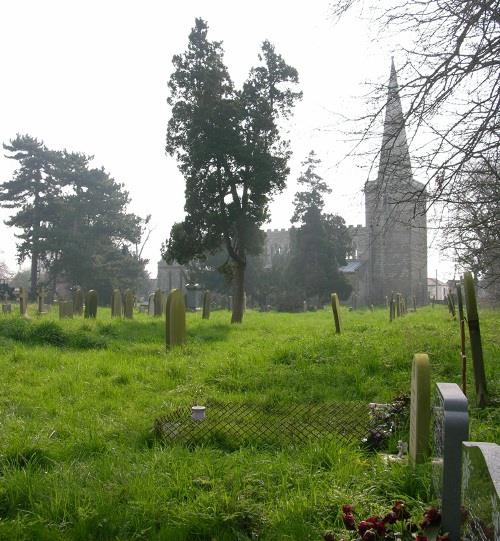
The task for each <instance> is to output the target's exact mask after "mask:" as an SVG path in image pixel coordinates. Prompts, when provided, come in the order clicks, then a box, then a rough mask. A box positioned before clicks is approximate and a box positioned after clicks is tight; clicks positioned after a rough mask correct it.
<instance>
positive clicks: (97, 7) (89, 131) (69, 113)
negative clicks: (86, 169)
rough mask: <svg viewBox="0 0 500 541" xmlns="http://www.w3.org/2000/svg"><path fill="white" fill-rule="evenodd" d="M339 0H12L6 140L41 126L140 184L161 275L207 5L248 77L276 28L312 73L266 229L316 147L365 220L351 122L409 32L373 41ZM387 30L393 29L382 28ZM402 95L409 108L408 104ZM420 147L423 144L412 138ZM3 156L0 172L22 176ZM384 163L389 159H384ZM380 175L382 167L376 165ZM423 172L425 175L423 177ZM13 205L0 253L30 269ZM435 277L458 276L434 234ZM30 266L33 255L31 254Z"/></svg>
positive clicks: (282, 45) (0, 176) (287, 204)
mask: <svg viewBox="0 0 500 541" xmlns="http://www.w3.org/2000/svg"><path fill="white" fill-rule="evenodd" d="M329 4H330V2H329V1H324V0H314V1H311V2H296V1H290V0H288V1H284V0H273V1H270V0H267V1H262V0H253V1H252V2H237V1H235V0H232V1H227V0H204V1H197V0H184V1H183V2H175V3H174V2H167V1H166V0H163V1H160V0H141V1H140V2H139V1H127V0H16V1H15V2H0V51H1V59H2V60H1V69H2V84H1V85H0V142H8V141H9V140H10V139H12V138H14V137H15V135H16V133H21V134H26V133H27V134H30V135H32V136H34V137H37V138H38V139H41V140H43V141H44V142H45V144H46V145H47V146H48V147H49V148H52V149H62V148H66V149H68V150H70V151H80V152H84V153H86V154H90V155H93V156H94V165H95V166H98V167H100V166H104V168H105V169H106V170H107V171H108V172H109V173H110V174H111V175H112V176H113V177H114V178H115V179H116V180H117V181H119V182H122V183H123V184H124V185H125V187H126V189H127V190H128V192H129V194H130V198H131V203H130V207H129V208H130V210H131V211H133V212H135V213H136V214H139V215H141V216H146V215H148V214H151V215H152V220H151V223H152V226H153V228H154V230H153V232H152V234H151V237H150V239H149V241H148V243H147V244H146V246H145V249H144V256H145V257H146V258H148V259H149V261H150V262H149V264H148V270H149V272H150V273H151V275H152V276H153V277H156V265H157V262H158V260H159V259H160V247H161V244H162V242H163V241H164V240H165V239H166V238H167V237H168V234H169V232H170V228H171V226H172V225H173V223H174V222H176V221H180V220H182V218H183V215H184V211H183V207H184V181H183V178H182V176H181V174H180V173H179V171H178V170H177V165H176V162H175V160H174V158H172V157H170V156H167V155H166V154H165V135H166V126H167V121H168V118H169V109H168V106H167V101H166V100H167V97H168V89H167V82H168V79H169V76H170V74H171V72H172V62H171V61H172V56H173V55H174V54H177V53H181V52H183V51H184V50H185V49H186V47H187V40H188V35H189V32H190V29H191V28H192V26H193V24H194V19H195V17H202V18H204V19H205V20H206V21H207V22H208V24H209V39H216V40H220V41H223V44H224V49H225V63H226V65H227V66H228V69H229V72H230V74H231V77H232V78H233V81H234V82H235V83H236V85H238V86H240V85H241V84H242V83H243V81H244V80H245V79H246V77H247V75H248V72H249V70H250V68H251V67H252V66H253V65H254V64H255V63H256V62H257V55H258V52H259V48H260V45H261V44H262V42H263V41H264V40H265V39H269V41H271V42H272V43H273V44H274V45H275V47H276V50H277V52H279V53H280V54H282V56H283V57H284V59H285V60H286V61H287V63H289V64H291V65H292V66H294V67H295V68H296V69H297V70H298V73H299V78H300V89H301V90H302V91H303V93H304V97H303V99H302V101H301V102H300V103H299V105H298V106H297V107H296V108H295V112H294V115H293V118H292V119H291V120H290V121H289V122H288V123H287V124H286V125H285V126H284V136H285V137H287V138H288V139H289V140H290V143H291V148H292V151H293V157H292V159H291V162H290V167H291V172H290V176H289V179H288V182H287V188H286V190H285V191H284V192H283V193H282V194H280V195H279V196H277V197H276V198H275V200H274V201H273V203H272V205H271V221H270V223H269V224H266V226H265V227H266V228H287V227H290V217H291V215H292V213H293V207H292V200H293V195H294V193H295V191H296V189H297V184H296V179H297V177H298V176H299V173H300V169H301V167H300V164H301V162H302V161H303V160H304V159H305V157H306V155H307V154H308V153H309V151H310V150H312V149H314V150H315V152H316V154H317V155H318V157H319V158H320V159H321V160H322V167H321V169H320V171H319V172H320V174H322V176H323V177H324V179H325V180H326V181H327V182H328V184H329V185H330V187H331V188H332V190H333V191H332V194H331V195H329V196H327V200H326V209H325V210H326V211H329V212H334V213H338V214H340V215H341V216H343V217H344V219H345V220H346V222H347V223H348V224H353V225H356V224H363V225H364V198H363V193H362V188H363V185H364V183H365V181H366V179H367V175H368V170H367V168H366V165H367V163H366V162H365V163H362V161H361V159H359V158H357V157H349V156H348V154H349V151H350V150H351V149H352V146H353V142H352V140H349V139H351V137H350V136H348V135H346V134H347V132H348V131H349V130H350V129H352V124H351V123H350V122H349V121H348V120H349V119H352V118H358V117H360V116H362V115H364V114H368V113H369V112H370V109H369V107H370V106H369V104H368V103H367V101H366V95H367V92H368V91H369V89H370V88H371V86H370V85H371V84H373V83H379V84H380V83H384V82H386V81H388V78H389V70H390V62H391V56H394V59H395V62H396V66H397V63H398V55H400V57H401V61H402V55H401V53H400V50H401V45H402V41H401V40H402V39H404V36H397V35H395V36H394V35H393V36H389V35H387V36H382V38H383V39H379V40H378V41H377V43H374V42H373V37H374V34H373V24H370V22H369V21H368V19H367V18H365V15H366V14H364V13H360V12H359V11H353V12H352V13H350V14H349V15H348V16H347V17H345V18H343V19H342V20H341V21H340V22H337V21H335V20H334V19H333V17H332V15H331V9H330V7H329ZM379 38H380V36H379ZM404 105H405V104H404V101H403V107H404ZM410 152H411V148H410ZM15 165H16V164H15V163H14V162H13V161H12V160H7V159H5V158H4V156H3V153H2V155H1V156H0V181H4V180H8V179H10V178H11V177H12V173H13V171H14V169H15ZM375 172H376V171H375ZM372 174H373V172H372ZM419 180H424V179H419ZM8 216H9V211H7V210H5V209H3V210H0V220H1V222H0V261H4V262H6V263H7V264H8V266H9V267H10V268H11V269H12V270H17V263H16V255H15V244H16V239H15V237H14V233H15V232H14V231H13V230H12V228H8V227H7V226H5V225H4V223H3V220H5V219H6V218H7V217H8ZM428 240H429V260H428V272H429V276H434V275H435V272H436V269H438V276H439V277H440V278H442V279H445V278H451V277H452V275H453V265H452V264H451V263H450V262H449V261H448V260H447V259H446V257H445V256H443V255H442V254H440V252H439V250H438V249H437V240H436V239H435V236H434V234H433V233H432V232H429V234H428ZM25 266H26V265H25Z"/></svg>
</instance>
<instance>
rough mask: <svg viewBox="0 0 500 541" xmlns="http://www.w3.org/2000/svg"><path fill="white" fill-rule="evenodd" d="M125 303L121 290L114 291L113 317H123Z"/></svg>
mask: <svg viewBox="0 0 500 541" xmlns="http://www.w3.org/2000/svg"><path fill="white" fill-rule="evenodd" d="M122 315H123V303H122V294H121V291H120V290H119V289H113V292H112V294H111V317H122Z"/></svg>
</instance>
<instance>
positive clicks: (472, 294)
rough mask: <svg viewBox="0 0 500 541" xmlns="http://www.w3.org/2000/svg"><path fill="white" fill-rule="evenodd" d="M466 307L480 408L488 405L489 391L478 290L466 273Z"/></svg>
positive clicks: (477, 398)
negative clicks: (478, 305) (478, 306)
mask: <svg viewBox="0 0 500 541" xmlns="http://www.w3.org/2000/svg"><path fill="white" fill-rule="evenodd" d="M464 290H465V306H466V307H467V325H468V327H469V338H470V349H471V354H472V368H473V369H474V384H475V387H476V400H477V404H478V406H479V407H484V406H486V404H487V403H488V390H487V385H486V374H485V371H484V359H483V346H482V342H481V329H480V326H479V314H478V311H477V300H476V288H475V285H474V279H473V277H472V274H471V273H470V272H466V273H464Z"/></svg>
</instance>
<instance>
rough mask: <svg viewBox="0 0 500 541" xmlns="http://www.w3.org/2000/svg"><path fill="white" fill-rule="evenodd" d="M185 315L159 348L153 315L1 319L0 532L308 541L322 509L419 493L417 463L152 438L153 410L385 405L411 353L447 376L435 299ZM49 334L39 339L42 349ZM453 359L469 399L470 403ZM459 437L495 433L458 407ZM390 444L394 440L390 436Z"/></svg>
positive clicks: (424, 475)
mask: <svg viewBox="0 0 500 541" xmlns="http://www.w3.org/2000/svg"><path fill="white" fill-rule="evenodd" d="M342 315H343V323H344V329H345V332H344V333H343V334H342V335H335V333H334V329H333V320H332V315H331V312H330V311H329V310H324V311H319V312H314V313H313V312H310V313H304V314H277V313H258V312H252V311H249V312H247V314H246V315H245V320H244V323H243V324H242V325H230V324H229V319H230V316H229V313H228V312H225V311H220V312H213V313H212V315H211V319H210V320H209V321H204V320H202V319H201V315H200V314H188V317H187V325H188V342H187V345H186V346H184V347H182V348H177V349H174V350H172V351H170V352H168V353H166V352H165V346H164V321H162V320H159V319H154V318H152V317H150V316H147V315H143V314H136V316H135V319H134V320H133V321H125V320H123V321H122V320H116V319H115V320H111V318H110V315H109V310H106V309H101V308H100V309H99V312H98V319H97V321H89V320H83V319H80V318H76V319H74V320H65V321H62V322H59V321H57V319H56V314H55V313H52V314H48V315H45V316H43V318H38V317H37V316H35V315H34V313H33V315H32V318H31V320H30V322H25V321H23V320H21V319H20V318H18V317H15V316H3V317H0V374H1V378H0V430H1V436H0V539H6V540H17V539H35V540H51V541H53V540H61V539H78V540H94V539H96V540H97V539H103V540H104V539H110V540H111V539H113V540H125V539H144V540H150V539H165V540H175V541H177V540H179V541H182V540H207V541H208V540H231V541H232V540H239V539H262V540H281V539H283V540H284V539H294V540H295V539H296V540H305V539H313V540H318V539H321V538H322V535H321V534H322V532H323V531H324V530H325V529H333V530H336V531H338V532H339V533H341V530H342V525H341V524H342V523H341V520H340V517H341V514H340V512H339V509H340V506H341V505H342V504H343V503H353V504H355V506H356V508H357V509H358V511H359V512H360V514H364V513H366V514H368V513H372V514H373V513H378V512H384V511H386V510H387V509H388V508H389V507H390V504H391V502H392V501H393V500H394V499H395V498H402V499H405V500H406V501H407V502H410V504H411V506H412V507H414V509H415V510H416V511H417V510H418V511H420V510H421V509H423V507H425V506H426V505H427V504H428V503H431V502H432V501H433V497H434V496H433V494H432V492H431V489H430V471H429V468H428V467H427V466H423V467H420V468H418V469H416V470H415V469H413V468H411V467H408V466H406V465H403V464H391V465H387V464H386V463H385V462H384V461H383V460H382V459H381V457H380V456H378V455H377V454H373V453H368V452H366V451H363V450H361V449H360V447H359V446H357V445H345V444H343V443H342V442H340V441H330V440H324V441H322V440H317V441H313V442H310V443H308V444H304V445H297V446H291V445H275V446H269V447H262V446H260V447H252V446H245V447H242V448H238V449H236V450H228V449H225V448H224V447H221V446H218V445H216V444H213V445H206V446H200V447H195V448H191V449H188V448H185V447H182V446H180V445H170V446H168V445H161V444H160V443H158V442H157V441H155V439H154V438H153V436H152V427H153V424H154V421H155V419H156V418H157V417H159V416H161V415H162V414H164V413H165V412H167V411H169V410H171V409H172V407H174V406H176V405H180V404H194V403H199V404H203V403H206V401H207V400H222V401H225V402H239V401H245V402H249V403H259V404H262V403H265V402H266V401H269V402H275V401H277V402H280V403H284V404H296V403H315V404H317V403H321V402H328V401H332V400H340V401H347V400H350V401H352V400H354V401H360V402H363V403H368V402H386V401H389V400H390V399H391V398H393V397H395V396H396V395H398V394H399V393H401V392H409V384H410V367H411V358H412V356H413V354H414V353H416V352H426V353H428V354H429V356H430V360H431V365H432V378H433V382H437V381H449V382H456V383H459V382H460V362H459V343H460V342H459V332H458V323H457V322H456V321H453V320H451V319H450V317H449V315H448V312H447V309H446V307H444V306H435V307H434V308H431V307H428V308H425V309H419V311H418V312H417V313H409V314H408V315H407V316H406V317H403V318H400V319H398V320H396V321H394V322H393V323H389V322H388V317H387V313H386V310H375V312H373V313H372V312H370V311H356V312H347V311H343V313H342ZM480 317H481V332H482V336H483V345H484V351H485V360H486V370H487V377H488V381H489V385H490V387H489V391H490V395H492V396H493V397H499V395H500V381H499V379H500V378H499V373H500V371H499V369H498V362H499V359H500V335H499V333H498V329H499V322H500V313H499V312H494V311H482V312H480ZM51 344H53V345H51ZM473 387H474V385H473V379H472V367H471V365H470V362H469V389H470V391H471V392H470V396H469V398H470V401H471V406H473V404H474V394H473ZM471 418H472V419H471V440H476V441H496V442H498V441H500V415H499V411H498V408H494V407H488V408H485V409H484V410H478V409H476V408H474V407H471ZM391 450H392V451H395V449H391Z"/></svg>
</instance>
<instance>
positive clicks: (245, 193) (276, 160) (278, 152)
mask: <svg viewBox="0 0 500 541" xmlns="http://www.w3.org/2000/svg"><path fill="white" fill-rule="evenodd" d="M207 32H208V26H207V24H206V22H205V21H203V20H201V19H196V22H195V27H194V28H193V30H192V31H191V34H190V36H189V44H188V49H187V51H186V52H185V53H184V54H181V55H176V56H174V58H173V63H174V68H175V70H174V73H173V74H172V76H171V78H170V82H169V89H170V97H169V99H168V103H169V104H170V105H171V107H172V116H171V118H170V120H169V123H168V130H167V145H166V150H167V152H168V153H169V154H170V155H175V156H176V158H177V161H178V163H179V169H180V171H181V172H182V173H183V175H184V178H185V179H186V205H185V210H186V218H185V220H184V222H182V223H180V224H175V225H174V227H173V228H172V231H171V235H170V239H169V240H168V241H167V244H166V249H165V252H164V256H165V258H166V259H167V260H172V259H176V260H177V261H179V262H180V263H187V262H188V261H190V260H192V259H195V258H199V259H203V258H205V257H206V254H207V253H214V252H216V251H217V250H219V249H220V248H221V247H222V248H224V250H225V251H226V252H227V255H228V257H229V261H230V266H229V267H227V268H226V270H229V271H230V274H231V278H232V281H233V284H234V293H233V313H232V318H231V321H232V322H233V323H239V322H241V321H242V318H243V293H244V284H245V269H246V264H247V256H248V255H252V254H258V253H260V252H261V251H262V246H263V234H262V232H261V231H260V227H261V226H262V224H263V223H264V222H265V221H266V220H267V218H268V216H269V209H268V205H269V201H270V199H271V197H272V196H273V195H274V194H276V193H278V192H280V191H281V190H283V188H284V187H285V181H286V177H287V174H288V171H289V169H288V159H289V156H290V150H289V145H288V143H287V142H286V141H284V140H283V139H282V138H281V136H280V132H279V128H278V124H279V121H280V119H283V118H287V117H288V116H289V114H290V112H291V109H292V107H293V105H294V103H295V101H296V100H297V99H298V98H300V96H301V94H300V93H298V92H294V91H292V89H291V88H292V87H293V85H295V84H296V83H297V82H298V75H297V71H296V70H295V69H294V68H292V67H291V66H289V65H287V64H286V62H285V61H284V60H283V58H282V57H281V56H280V55H279V54H277V53H276V52H275V50H274V47H273V46H272V45H271V44H270V43H269V42H267V41H265V42H264V43H263V45H262V50H261V54H260V56H259V60H260V65H259V66H257V67H255V68H253V69H252V70H251V71H250V75H249V77H248V79H247V81H246V82H245V83H244V85H243V88H242V89H241V90H236V89H235V87H234V85H233V82H232V81H231V78H230V76H229V73H228V71H227V68H226V67H225V65H224V62H223V49H222V45H221V43H220V42H211V41H209V40H208V39H207Z"/></svg>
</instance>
